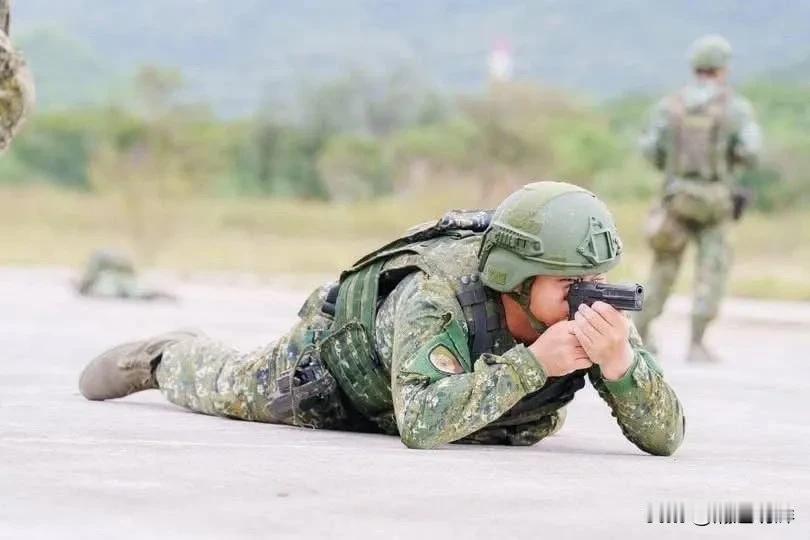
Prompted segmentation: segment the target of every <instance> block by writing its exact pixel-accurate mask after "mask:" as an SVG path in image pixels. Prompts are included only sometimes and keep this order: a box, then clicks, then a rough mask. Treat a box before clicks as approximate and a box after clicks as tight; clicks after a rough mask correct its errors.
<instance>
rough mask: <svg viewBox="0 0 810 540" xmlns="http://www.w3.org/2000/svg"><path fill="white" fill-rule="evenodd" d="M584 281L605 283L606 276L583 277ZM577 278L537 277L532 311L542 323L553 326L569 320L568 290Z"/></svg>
mask: <svg viewBox="0 0 810 540" xmlns="http://www.w3.org/2000/svg"><path fill="white" fill-rule="evenodd" d="M582 280H583V281H594V282H597V283H604V281H605V274H594V275H591V276H583V277H582ZM575 281H577V278H567V277H554V276H537V277H536V278H534V283H532V291H531V296H532V300H531V304H530V305H531V310H532V313H533V314H534V316H535V317H537V319H538V320H540V321H541V322H542V323H544V324H547V325H549V326H551V325H552V324H554V323H558V322H560V321H564V320H566V319H568V301H567V298H568V289H569V288H570V287H571V284H572V283H574V282H575Z"/></svg>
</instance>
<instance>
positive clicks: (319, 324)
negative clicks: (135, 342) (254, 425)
mask: <svg viewBox="0 0 810 540" xmlns="http://www.w3.org/2000/svg"><path fill="white" fill-rule="evenodd" d="M326 291H327V287H326V286H324V287H322V288H320V289H318V290H316V291H315V292H314V293H313V294H312V295H311V296H310V297H309V299H308V300H307V302H306V303H305V304H304V306H303V307H302V308H301V311H300V312H299V317H300V318H299V321H298V322H297V323H296V324H295V326H293V328H292V329H291V330H290V331H289V332H287V333H286V334H284V335H283V336H282V337H281V338H279V339H278V340H276V341H274V342H272V343H270V344H269V345H267V346H265V347H262V348H260V349H258V350H256V351H253V352H249V353H240V352H238V351H236V350H235V349H232V348H230V347H228V346H226V345H223V344H222V343H219V342H217V341H214V340H211V339H209V338H207V337H200V338H195V339H189V340H186V341H181V342H178V343H175V344H173V345H171V346H170V347H168V348H167V349H166V350H165V351H164V352H163V356H162V359H161V361H160V364H159V365H158V367H157V369H156V371H155V376H156V378H157V381H158V386H159V387H160V390H161V391H162V392H163V394H164V395H165V396H166V398H167V399H168V400H169V401H171V402H172V403H175V404H177V405H180V406H181V407H185V408H187V409H190V410H192V411H196V412H201V413H204V414H210V415H216V416H226V417H229V418H237V419H241V420H250V421H254V422H268V423H274V424H288V425H296V426H304V427H311V428H326V429H349V430H354V429H360V427H359V420H358V419H357V418H355V414H353V412H352V411H351V410H349V407H348V406H347V404H346V403H345V401H344V398H343V397H342V395H341V394H340V392H339V391H338V388H337V383H336V381H335V379H334V378H333V377H332V375H331V374H330V373H329V372H328V371H327V370H326V368H325V366H323V365H322V364H321V361H320V359H319V358H318V357H317V355H313V354H310V353H311V352H312V351H313V350H314V347H313V344H314V341H315V339H317V337H318V335H319V332H323V331H324V330H325V329H327V328H328V325H329V323H330V319H329V318H328V317H327V316H325V315H324V314H323V313H322V312H321V310H320V308H321V306H322V304H323V300H324V298H325V295H326Z"/></svg>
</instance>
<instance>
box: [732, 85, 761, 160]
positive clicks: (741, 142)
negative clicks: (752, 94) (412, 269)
mask: <svg viewBox="0 0 810 540" xmlns="http://www.w3.org/2000/svg"><path fill="white" fill-rule="evenodd" d="M732 116H733V117H732V122H733V124H734V129H733V135H732V138H731V153H732V157H733V159H734V161H735V163H736V164H739V165H742V166H743V167H746V168H751V167H754V166H756V164H757V162H758V161H759V156H760V154H761V152H762V129H761V128H760V127H759V124H758V123H757V119H756V115H755V114H754V108H753V107H752V106H751V103H750V102H749V101H748V100H747V99H745V98H743V97H740V96H737V97H736V99H735V100H734V104H733V106H732Z"/></svg>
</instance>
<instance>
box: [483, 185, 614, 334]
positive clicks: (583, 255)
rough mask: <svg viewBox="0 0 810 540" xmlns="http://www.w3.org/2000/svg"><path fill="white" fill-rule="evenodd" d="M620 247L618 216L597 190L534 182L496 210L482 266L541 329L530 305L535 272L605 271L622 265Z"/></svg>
mask: <svg viewBox="0 0 810 540" xmlns="http://www.w3.org/2000/svg"><path fill="white" fill-rule="evenodd" d="M621 252H622V243H621V240H620V239H619V235H618V232H617V231H616V225H615V223H614V221H613V216H612V215H611V214H610V211H609V210H608V209H607V207H606V206H605V204H604V203H603V202H602V201H600V200H599V199H598V198H597V197H596V195H594V194H593V193H591V192H590V191H587V190H585V189H583V188H581V187H578V186H575V185H573V184H568V183H564V182H535V183H532V184H527V185H525V186H523V188H521V189H520V190H518V191H516V192H515V193H513V194H512V195H510V196H509V197H507V198H506V200H504V201H503V202H502V203H501V204H500V205H499V206H498V208H497V209H496V210H495V214H494V215H493V216H492V222H491V224H490V226H489V228H488V229H487V232H486V233H485V235H484V238H483V240H482V242H481V251H480V253H479V261H480V262H479V271H480V272H481V280H482V281H483V283H484V285H486V286H487V287H489V288H490V289H494V290H496V291H499V292H502V293H507V294H509V295H511V296H512V297H513V298H514V299H515V300H516V301H517V302H518V303H519V304H520V305H521V306H522V307H523V309H524V311H525V312H526V313H527V315H529V320H530V321H531V322H532V326H534V327H535V328H536V329H538V330H542V329H543V328H544V327H543V325H542V323H540V322H539V321H537V319H536V318H535V317H534V316H533V315H532V314H531V312H530V310H529V302H530V290H531V285H532V281H533V279H532V278H534V276H538V275H545V276H567V277H581V276H586V275H592V274H601V273H604V272H607V271H608V270H610V269H611V268H613V267H614V266H616V265H617V264H618V262H619V259H620V256H621Z"/></svg>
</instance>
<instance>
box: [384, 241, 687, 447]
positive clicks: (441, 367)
mask: <svg viewBox="0 0 810 540" xmlns="http://www.w3.org/2000/svg"><path fill="white" fill-rule="evenodd" d="M480 239H481V237H480V236H478V235H474V236H470V237H466V238H463V239H460V240H457V239H450V238H440V239H437V240H432V241H429V242H426V243H424V244H423V247H424V248H425V250H426V251H425V252H423V254H422V256H423V257H428V258H432V259H433V260H434V262H435V263H438V266H439V267H438V268H437V269H436V271H435V272H431V273H426V272H414V273H411V274H410V275H408V276H407V277H405V278H404V279H403V280H401V281H400V282H399V283H398V284H397V285H396V287H395V288H394V289H393V290H392V291H391V293H390V294H388V295H387V296H386V298H385V300H384V301H383V303H382V304H381V306H380V307H379V309H378V311H377V318H376V324H375V335H374V345H375V349H376V352H377V354H378V356H379V358H380V361H381V363H382V365H383V366H384V369H385V370H386V372H387V373H388V374H389V376H390V381H391V395H392V402H393V416H394V418H395V421H396V425H395V430H396V431H398V433H399V435H400V437H401V438H402V441H403V442H404V443H405V444H406V445H407V446H409V447H411V448H432V447H436V446H439V445H441V444H445V443H449V442H456V441H457V442H478V443H496V444H516V445H527V444H534V443H536V442H537V441H539V440H540V439H542V438H543V437H545V436H547V435H548V434H550V433H551V432H553V431H554V430H556V428H557V427H559V426H558V424H559V422H560V418H559V415H558V412H557V410H556V409H558V408H559V407H561V406H562V405H564V404H565V402H557V403H554V404H552V407H550V408H544V409H542V410H539V411H537V413H538V414H536V415H528V416H526V415H522V416H521V417H522V418H527V419H526V420H525V421H523V422H503V421H502V419H503V418H505V415H506V416H508V414H507V413H508V412H509V411H510V409H513V407H515V405H516V404H518V403H519V402H521V400H523V399H524V398H526V397H527V396H529V395H530V394H531V393H533V392H536V391H538V390H539V389H541V388H544V387H545V386H546V384H547V383H550V382H551V381H550V380H549V377H547V376H546V374H545V372H544V371H543V369H542V368H541V367H540V365H539V364H538V362H537V361H536V359H535V357H534V355H533V354H532V353H531V352H529V350H528V349H527V348H526V347H525V346H524V345H522V344H519V343H516V342H515V340H514V339H513V338H512V337H511V336H510V335H508V334H505V336H504V337H503V339H501V340H500V341H499V342H496V343H495V345H494V347H493V351H492V352H490V353H484V354H482V355H480V356H479V357H478V358H470V357H469V356H470V353H469V347H466V346H465V342H466V341H467V338H468V334H469V329H468V324H467V322H466V320H465V315H464V312H463V310H462V307H461V305H460V303H459V300H458V298H457V296H456V289H455V287H454V286H453V280H454V279H455V278H457V277H458V276H462V275H464V274H470V273H474V272H475V270H476V267H477V252H478V247H479V244H480ZM390 263H391V264H392V265H395V264H396V260H392V261H390ZM459 336H461V339H459ZM631 345H632V347H633V349H634V352H635V357H634V361H633V365H632V367H631V368H630V369H629V370H628V372H627V374H626V375H625V376H624V377H623V378H622V379H620V380H618V381H607V380H605V379H604V378H603V377H602V376H601V373H600V371H599V368H598V367H597V366H594V367H593V368H591V369H590V370H589V371H588V373H587V376H588V378H589V379H590V381H591V383H592V384H593V386H594V387H595V388H596V390H597V391H598V393H599V395H600V396H601V397H602V398H603V399H604V400H605V401H606V402H607V404H608V405H609V406H610V408H611V410H612V412H613V415H614V416H615V417H616V419H617V421H618V423H619V426H620V427H621V429H622V432H623V433H624V434H625V436H626V437H627V438H628V439H629V440H630V441H631V442H633V443H634V444H635V445H636V446H638V447H639V448H640V449H642V450H644V451H646V452H649V453H651V454H656V455H669V454H671V453H672V452H674V451H675V449H676V448H677V447H678V446H679V445H680V442H681V440H682V438H683V433H684V416H683V411H682V408H681V404H680V403H679V401H678V398H677V396H676V395H675V392H674V391H673V390H672V389H671V388H670V387H669V385H668V384H667V383H666V382H665V381H664V379H663V376H662V374H661V371H660V369H659V368H658V367H657V365H656V363H655V361H654V359H653V357H652V356H651V354H650V353H649V352H647V351H646V350H644V349H643V347H642V343H641V339H640V338H639V337H638V334H637V332H635V330H633V333H632V335H631ZM569 399H570V398H569ZM381 416H384V415H381Z"/></svg>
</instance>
